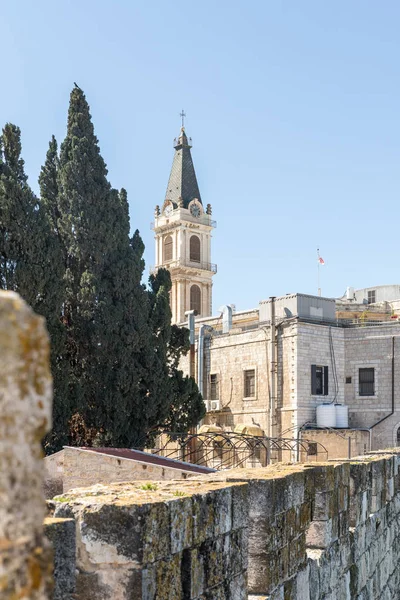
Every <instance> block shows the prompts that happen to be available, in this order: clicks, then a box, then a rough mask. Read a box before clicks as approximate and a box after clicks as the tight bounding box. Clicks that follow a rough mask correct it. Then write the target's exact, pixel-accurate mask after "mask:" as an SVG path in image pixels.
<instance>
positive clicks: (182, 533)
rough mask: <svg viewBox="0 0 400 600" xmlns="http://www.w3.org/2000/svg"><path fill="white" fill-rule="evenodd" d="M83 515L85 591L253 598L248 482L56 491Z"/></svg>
mask: <svg viewBox="0 0 400 600" xmlns="http://www.w3.org/2000/svg"><path fill="white" fill-rule="evenodd" d="M53 502H54V503H55V512H54V516H55V517H66V518H68V517H72V518H74V519H75V520H76V537H77V569H78V577H77V590H76V594H77V598H79V599H82V600H83V599H85V600H115V599H116V598H118V600H128V599H129V600H131V599H133V598H134V599H135V600H212V599H217V598H221V600H222V599H224V600H245V599H247V535H246V524H247V511H248V506H247V486H246V485H245V484H240V483H239V484H228V485H227V484H226V483H205V482H195V483H191V482H190V481H187V482H170V483H160V484H154V483H145V482H142V483H117V484H110V485H108V486H104V485H97V486H93V487H91V488H87V489H79V490H76V491H73V490H71V491H70V492H68V493H67V494H65V495H63V496H58V497H57V496H56V497H55V498H54V500H53Z"/></svg>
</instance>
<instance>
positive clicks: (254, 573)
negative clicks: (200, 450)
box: [54, 451, 400, 600]
mask: <svg viewBox="0 0 400 600" xmlns="http://www.w3.org/2000/svg"><path fill="white" fill-rule="evenodd" d="M54 502H55V507H56V508H55V516H57V517H63V518H73V519H75V523H76V534H77V568H78V578H77V590H76V598H77V599H78V600H94V598H96V600H108V599H111V598H116V597H117V598H118V599H120V600H125V599H126V600H127V599H128V598H135V599H136V598H137V599H138V600H167V599H174V600H232V599H235V600H242V599H244V598H247V597H249V598H254V599H257V600H261V599H265V600H338V599H342V598H343V599H354V600H375V599H376V598H382V599H384V600H394V599H395V598H398V588H399V585H400V544H399V543H398V538H399V535H400V453H397V452H396V451H393V452H386V453H385V454H380V453H373V454H369V455H366V456H364V457H362V458H359V459H354V460H348V461H332V462H331V463H325V464H317V465H313V466H312V465H274V466H271V467H267V468H264V469H248V470H245V469H237V470H231V471H227V472H224V473H218V474H212V475H208V476H201V477H199V478H196V479H192V480H191V481H186V482H181V481H175V482H160V483H159V484H154V483H152V484H150V483H143V484H140V483H138V482H136V483H134V484H126V483H119V484H112V485H109V486H102V485H98V486H93V487H92V488H87V489H85V490H81V489H80V490H76V491H70V492H69V493H68V494H67V495H65V496H62V497H59V498H55V499H54ZM248 594H249V596H248Z"/></svg>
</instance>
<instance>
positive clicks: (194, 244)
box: [190, 235, 200, 262]
mask: <svg viewBox="0 0 400 600" xmlns="http://www.w3.org/2000/svg"><path fill="white" fill-rule="evenodd" d="M190 260H192V261H194V262H200V238H199V237H197V235H192V237H191V238H190Z"/></svg>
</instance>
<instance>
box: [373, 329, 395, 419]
mask: <svg viewBox="0 0 400 600" xmlns="http://www.w3.org/2000/svg"><path fill="white" fill-rule="evenodd" d="M394 338H395V336H394V335H393V336H392V410H391V411H390V413H389V414H388V415H385V416H384V417H382V419H379V421H377V422H376V423H374V424H373V425H371V427H370V430H371V431H372V429H373V428H374V427H376V426H377V425H380V424H381V423H383V421H386V419H388V418H389V417H391V416H392V415H393V413H394Z"/></svg>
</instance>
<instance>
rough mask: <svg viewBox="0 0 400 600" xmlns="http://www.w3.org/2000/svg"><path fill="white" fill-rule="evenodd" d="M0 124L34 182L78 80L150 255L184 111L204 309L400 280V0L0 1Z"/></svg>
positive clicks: (60, 134)
mask: <svg viewBox="0 0 400 600" xmlns="http://www.w3.org/2000/svg"><path fill="white" fill-rule="evenodd" d="M0 22H1V31H2V36H1V37H2V50H3V51H2V56H3V59H2V68H1V92H0V116H1V122H0V124H1V126H3V124H5V123H6V122H12V123H15V124H16V125H18V126H19V127H20V128H21V130H22V148H23V158H24V159H25V164H26V172H27V174H28V176H29V182H30V184H31V186H32V187H33V189H34V190H35V191H36V192H38V185H37V178H38V175H39V172H40V167H41V165H42V164H43V162H44V159H45V154H46V151H47V146H48V142H49V140H50V138H51V135H52V134H54V135H55V136H56V138H57V140H58V142H59V143H60V142H61V141H62V140H63V138H64V136H65V132H66V119H67V109H68V102H69V94H70V91H71V89H72V88H73V85H74V82H77V83H78V85H79V86H80V87H81V88H82V89H83V90H84V92H85V94H86V97H87V100H88V102H89V104H90V107H91V114H92V117H93V122H94V127H95V132H96V134H97V137H98V139H99V143H100V148H101V153H102V156H103V158H104V159H105V161H106V163H107V166H108V171H109V179H110V181H111V184H112V185H113V186H114V187H117V188H121V187H125V188H126V189H127V191H128V197H129V203H130V217H131V228H132V231H134V230H135V229H139V230H140V232H141V235H142V237H143V241H144V243H145V246H146V251H145V259H146V268H147V269H148V268H149V267H150V266H151V265H154V234H153V232H152V231H151V230H150V222H151V221H152V220H153V214H154V207H155V205H156V204H159V205H162V203H163V201H164V198H165V191H166V186H167V182H168V176H169V171H170V167H171V164H172V158H173V153H174V150H173V144H172V142H173V138H174V137H175V136H177V135H178V134H179V128H180V117H179V113H180V111H181V110H182V109H184V110H185V112H186V115H187V117H186V123H185V125H186V131H187V134H188V135H189V136H191V137H192V138H193V149H192V156H193V160H194V164H195V168H196V173H197V179H198V182H199V186H200V191H201V195H202V200H203V203H204V204H207V203H210V204H211V205H212V207H213V218H214V219H216V221H217V228H216V229H215V231H214V234H213V242H212V261H213V262H214V263H217V265H218V273H217V275H216V276H215V277H214V287H213V296H214V297H213V309H214V310H213V312H214V313H216V312H217V311H218V308H219V307H220V306H221V305H222V304H227V303H232V304H235V305H236V308H237V310H244V309H248V308H254V307H256V306H257V305H258V302H259V301H260V300H262V299H266V298H268V297H269V296H271V295H275V296H279V295H283V294H285V293H293V292H301V293H306V294H316V293H317V248H319V249H320V254H321V256H322V257H323V259H324V260H325V265H324V266H323V267H321V269H320V273H321V288H322V295H324V296H332V297H337V296H341V295H342V294H343V293H344V292H345V290H346V287H347V286H352V287H355V288H356V289H357V288H363V287H370V286H375V285H381V284H390V283H400V275H399V272H398V271H399V269H398V251H399V233H398V232H399V222H400V202H399V196H400V180H399V173H400V171H399V166H400V120H399V114H400V98H399V95H400V36H399V34H398V31H399V26H400V3H399V2H397V1H395V0H385V1H384V2H376V0H350V1H349V0H335V1H334V2H321V0H301V1H298V0H292V1H282V0H248V1H244V0H218V1H216V0H213V1H211V0H202V1H201V2H172V1H168V0H153V1H152V0H147V1H145V0H142V1H137V0H115V1H114V2H110V1H107V2H106V1H103V0H59V1H58V2H54V0H36V2H33V1H32V0H19V1H18V2H3V3H2V10H1V16H0Z"/></svg>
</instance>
